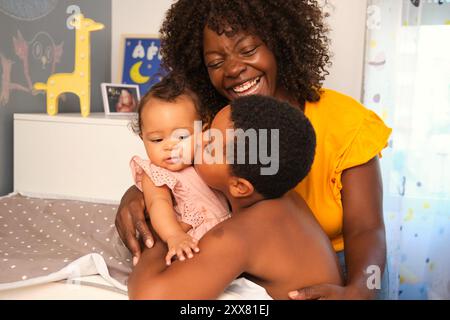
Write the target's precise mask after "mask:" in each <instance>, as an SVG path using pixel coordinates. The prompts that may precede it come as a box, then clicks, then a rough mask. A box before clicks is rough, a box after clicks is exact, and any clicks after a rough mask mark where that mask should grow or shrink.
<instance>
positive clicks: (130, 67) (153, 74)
mask: <svg viewBox="0 0 450 320" xmlns="http://www.w3.org/2000/svg"><path fill="white" fill-rule="evenodd" d="M160 47H161V40H160V39H159V37H158V36H156V35H122V59H121V64H122V70H121V72H120V73H119V74H120V75H121V77H122V78H121V82H122V83H123V84H135V85H138V86H139V89H140V92H141V93H142V95H144V94H145V93H146V92H147V91H148V90H149V89H150V88H151V87H152V86H153V85H154V84H155V83H158V82H159V81H161V77H162V76H163V72H162V69H161V55H160Z"/></svg>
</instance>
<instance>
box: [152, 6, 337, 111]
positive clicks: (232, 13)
mask: <svg viewBox="0 0 450 320" xmlns="http://www.w3.org/2000/svg"><path fill="white" fill-rule="evenodd" d="M323 16H324V14H323V13H322V10H321V6H320V5H319V1H318V0H179V1H177V2H176V3H174V4H173V5H172V6H171V8H170V9H169V11H168V12H167V15H166V19H165V21H164V22H163V25H162V27H161V29H160V34H161V41H162V48H161V50H162V51H161V52H162V56H163V61H162V63H163V67H164V68H165V69H167V70H174V71H176V72H179V73H180V74H181V75H182V76H184V77H185V78H186V81H187V82H188V83H189V86H190V87H191V88H192V89H193V90H194V91H195V92H196V93H197V94H198V95H199V98H200V101H201V106H202V108H201V116H202V117H203V119H205V120H207V119H211V117H212V116H214V115H215V114H216V113H217V112H218V111H219V110H220V109H221V108H222V107H224V106H225V105H226V104H227V103H228V102H227V101H226V99H225V98H224V97H223V96H221V95H220V94H219V93H218V92H217V91H216V90H215V88H214V87H213V86H212V84H211V82H210V80H209V76H208V71H207V69H206V67H205V65H204V61H203V30H204V27H205V26H208V27H209V28H210V29H212V30H214V31H215V32H217V33H218V34H222V33H223V32H224V30H225V28H227V27H231V28H232V30H233V32H239V31H241V30H244V31H249V32H251V33H254V34H256V35H258V36H259V37H260V38H261V39H262V40H263V41H264V43H265V44H266V45H267V46H268V47H269V48H270V49H271V50H272V52H273V53H274V55H275V58H276V61H277V64H278V81H279V84H280V85H281V86H282V87H284V88H285V89H286V90H287V91H288V92H289V93H290V94H291V95H292V97H293V98H294V99H295V100H296V101H297V102H298V103H299V105H300V106H301V107H303V106H304V104H305V102H306V101H310V102H316V101H318V100H319V99H320V89H321V87H322V83H323V81H324V79H325V76H326V75H327V74H328V72H327V70H326V68H327V67H329V66H330V65H331V62H330V56H329V52H328V46H329V39H328V37H327V32H328V27H327V26H326V25H325V23H324V22H323ZM227 35H228V32H227Z"/></svg>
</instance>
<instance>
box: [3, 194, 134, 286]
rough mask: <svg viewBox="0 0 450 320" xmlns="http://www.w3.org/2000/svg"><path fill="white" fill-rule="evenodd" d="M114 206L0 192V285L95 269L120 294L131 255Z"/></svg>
mask: <svg viewBox="0 0 450 320" xmlns="http://www.w3.org/2000/svg"><path fill="white" fill-rule="evenodd" d="M116 210H117V207H116V206H114V205H109V204H100V203H90V202H83V201H74V200H57V199H53V200H51V199H40V198H31V197H27V196H22V195H20V194H15V195H10V196H7V197H2V198H0V290H7V289H13V288H20V287H25V286H31V285H36V284H42V283H49V282H55V281H60V280H63V279H69V280H70V279H75V278H79V277H83V276H90V275H94V274H99V275H101V276H102V277H103V278H104V279H105V280H106V281H107V282H108V283H109V284H111V285H112V286H114V287H115V288H117V289H118V290H121V291H123V292H124V293H125V294H126V281H127V278H128V275H129V273H130V272H131V266H132V264H131V255H130V253H129V251H128V250H127V248H126V247H125V246H124V245H123V243H122V241H121V240H120V238H119V236H118V234H117V231H116V228H115V226H114V219H115V214H116Z"/></svg>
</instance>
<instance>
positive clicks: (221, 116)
mask: <svg viewBox="0 0 450 320" xmlns="http://www.w3.org/2000/svg"><path fill="white" fill-rule="evenodd" d="M227 129H234V126H233V122H232V121H231V108H230V106H226V107H224V108H223V109H222V110H220V111H219V112H218V113H217V115H216V116H215V117H214V119H213V121H212V123H211V126H210V129H209V130H208V132H205V133H204V134H203V141H202V148H198V149H197V150H196V151H197V154H196V157H197V159H199V157H201V159H202V161H196V163H195V169H196V170H197V173H198V174H199V175H200V177H201V178H202V179H203V181H205V182H206V184H207V185H208V186H210V187H211V188H214V189H217V190H220V191H222V192H227V190H228V181H229V178H230V177H231V174H230V167H229V164H227V163H226V162H227V161H226V160H227V155H226V149H227V147H226V146H227V144H228V143H232V144H234V139H231V141H227V134H226V130H227ZM219 136H221V138H220V137H219ZM218 153H221V154H222V155H219V154H218ZM208 158H209V159H212V158H213V159H214V160H215V161H214V163H212V162H213V161H208Z"/></svg>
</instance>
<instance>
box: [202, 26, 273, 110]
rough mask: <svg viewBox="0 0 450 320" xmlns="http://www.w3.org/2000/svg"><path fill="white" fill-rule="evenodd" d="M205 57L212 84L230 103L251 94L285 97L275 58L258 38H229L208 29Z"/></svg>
mask: <svg viewBox="0 0 450 320" xmlns="http://www.w3.org/2000/svg"><path fill="white" fill-rule="evenodd" d="M203 58H204V61H205V65H206V67H207V69H208V73H209V78H210V80H211V83H212V85H213V86H214V87H215V88H216V90H217V91H218V92H219V93H220V94H221V95H223V96H224V97H226V98H227V99H228V100H230V101H231V100H234V99H236V98H238V97H241V96H245V95H250V94H260V95H264V96H273V97H278V98H281V90H279V88H278V85H277V62H276V60H275V56H274V54H273V52H272V51H271V50H270V49H269V48H268V47H267V45H266V44H265V43H264V42H263V41H262V40H261V39H260V38H259V37H258V36H256V35H253V34H250V33H246V32H237V33H235V34H234V35H233V36H232V37H228V36H227V35H226V34H225V33H223V34H221V35H219V34H217V33H216V32H215V31H213V30H211V29H210V28H208V27H205V29H204V31H203Z"/></svg>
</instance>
